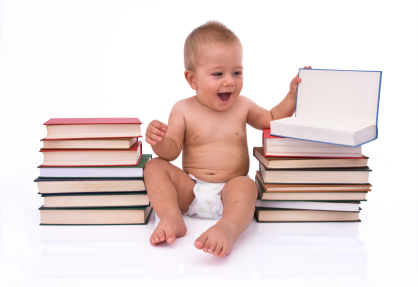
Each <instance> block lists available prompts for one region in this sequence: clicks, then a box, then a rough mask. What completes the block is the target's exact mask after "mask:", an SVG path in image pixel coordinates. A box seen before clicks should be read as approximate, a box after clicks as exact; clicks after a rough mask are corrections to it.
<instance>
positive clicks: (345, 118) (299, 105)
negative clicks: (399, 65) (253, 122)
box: [270, 69, 382, 147]
mask: <svg viewBox="0 0 418 287" xmlns="http://www.w3.org/2000/svg"><path fill="white" fill-rule="evenodd" d="M299 77H300V78H301V79H302V81H301V82H300V83H299V84H298V92H297V101H296V113H295V117H289V118H284V119H280V120H275V121H272V122H270V128H271V133H272V134H273V135H275V136H282V137H288V138H295V139H302V140H309V141H316V142H322V143H329V144H337V145H345V146H351V147H355V146H360V145H362V144H365V143H367V142H370V141H372V140H374V139H376V138H377V135H378V134H377V120H378V111H379V98H380V84H381V78H382V72H380V71H345V70H320V69H299Z"/></svg>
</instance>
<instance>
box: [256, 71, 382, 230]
mask: <svg viewBox="0 0 418 287" xmlns="http://www.w3.org/2000/svg"><path fill="white" fill-rule="evenodd" d="M299 77H301V78H302V82H301V83H300V84H299V85H298V95H297V104H296V115H295V117H290V118H284V119H280V120H276V121H272V122H271V123H270V128H271V130H270V129H266V130H264V131H263V147H255V148H254V156H255V157H256V158H257V159H258V160H259V162H260V169H259V171H257V175H256V184H257V186H258V190H259V200H258V201H257V205H256V217H257V220H258V221H260V222H274V221H279V222H283V221H286V222H290V221H294V222H300V221H309V222H312V221H360V219H359V212H360V206H359V205H360V202H361V201H364V200H366V195H367V193H368V192H370V191H371V189H370V188H371V185H370V183H369V174H370V172H371V169H369V168H368V159H369V158H368V157H367V156H364V155H362V151H361V149H362V145H363V144H365V143H367V142H369V141H372V140H375V139H376V138H377V115H378V107H379V95H380V82H381V72H373V71H340V70H313V69H312V70H311V69H300V71H299Z"/></svg>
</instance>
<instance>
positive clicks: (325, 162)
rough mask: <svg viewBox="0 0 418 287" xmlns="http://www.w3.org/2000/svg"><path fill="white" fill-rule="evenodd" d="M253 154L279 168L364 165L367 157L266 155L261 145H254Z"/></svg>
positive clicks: (265, 164)
mask: <svg viewBox="0 0 418 287" xmlns="http://www.w3.org/2000/svg"><path fill="white" fill-rule="evenodd" d="M253 155H254V157H255V158H256V159H258V160H259V161H260V162H261V163H262V164H263V165H264V166H265V167H267V168H271V169H281V168H284V169H286V168H340V167H366V166H367V162H368V160H369V158H368V157H367V156H364V155H363V158H361V159H358V158H312V157H266V156H264V151H263V148H262V147H254V149H253Z"/></svg>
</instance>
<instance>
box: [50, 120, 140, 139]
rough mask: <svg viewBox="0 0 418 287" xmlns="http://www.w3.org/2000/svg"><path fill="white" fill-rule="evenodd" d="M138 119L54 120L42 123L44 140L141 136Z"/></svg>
mask: <svg viewBox="0 0 418 287" xmlns="http://www.w3.org/2000/svg"><path fill="white" fill-rule="evenodd" d="M141 124H142V122H141V121H140V120H139V119H138V118H54V119H50V120H48V121H47V122H45V123H44V125H45V126H46V130H47V136H46V139H88V138H134V137H140V136H141Z"/></svg>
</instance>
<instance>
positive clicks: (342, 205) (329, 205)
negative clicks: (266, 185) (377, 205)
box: [255, 199, 360, 211]
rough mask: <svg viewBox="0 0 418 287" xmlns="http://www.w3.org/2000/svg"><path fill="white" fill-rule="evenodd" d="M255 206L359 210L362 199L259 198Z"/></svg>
mask: <svg viewBox="0 0 418 287" xmlns="http://www.w3.org/2000/svg"><path fill="white" fill-rule="evenodd" d="M255 207H264V208H281V209H304V210H328V211H359V210H360V201H331V200H330V201H302V200H300V201H292V200H261V199H257V201H256V203H255Z"/></svg>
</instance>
